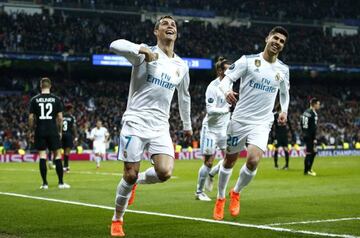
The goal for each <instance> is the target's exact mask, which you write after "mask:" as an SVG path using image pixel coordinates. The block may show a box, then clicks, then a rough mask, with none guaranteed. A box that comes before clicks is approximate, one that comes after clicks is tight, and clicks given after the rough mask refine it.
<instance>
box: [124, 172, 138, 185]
mask: <svg viewBox="0 0 360 238" xmlns="http://www.w3.org/2000/svg"><path fill="white" fill-rule="evenodd" d="M137 178H138V172H136V171H135V170H129V171H126V172H125V173H124V179H125V181H126V182H127V183H128V184H134V183H136V180H137Z"/></svg>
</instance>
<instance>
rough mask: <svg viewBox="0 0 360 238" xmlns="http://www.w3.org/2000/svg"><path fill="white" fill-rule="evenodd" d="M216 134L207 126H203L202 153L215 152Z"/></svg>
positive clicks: (209, 153) (201, 136) (201, 137)
mask: <svg viewBox="0 0 360 238" xmlns="http://www.w3.org/2000/svg"><path fill="white" fill-rule="evenodd" d="M215 148H216V135H215V133H213V132H211V131H210V130H209V128H208V127H207V126H203V127H202V128H201V134H200V149H201V154H202V155H212V154H214V153H215Z"/></svg>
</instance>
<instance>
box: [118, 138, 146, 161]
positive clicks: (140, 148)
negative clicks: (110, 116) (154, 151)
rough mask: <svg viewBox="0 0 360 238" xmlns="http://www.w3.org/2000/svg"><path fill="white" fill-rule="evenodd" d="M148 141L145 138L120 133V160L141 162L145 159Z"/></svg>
mask: <svg viewBox="0 0 360 238" xmlns="http://www.w3.org/2000/svg"><path fill="white" fill-rule="evenodd" d="M146 143H147V141H146V140H145V139H144V138H140V137H138V136H135V135H128V134H125V133H120V144H119V151H118V160H122V161H124V162H130V163H134V162H140V161H141V160H142V159H143V153H144V149H145V146H146Z"/></svg>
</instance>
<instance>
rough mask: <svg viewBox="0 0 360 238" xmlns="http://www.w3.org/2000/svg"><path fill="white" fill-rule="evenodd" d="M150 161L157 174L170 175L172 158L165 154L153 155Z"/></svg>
mask: <svg viewBox="0 0 360 238" xmlns="http://www.w3.org/2000/svg"><path fill="white" fill-rule="evenodd" d="M151 160H152V161H153V164H154V168H155V171H156V172H157V173H162V174H169V175H171V173H172V171H173V169H174V157H172V156H170V155H167V154H153V155H152V156H151Z"/></svg>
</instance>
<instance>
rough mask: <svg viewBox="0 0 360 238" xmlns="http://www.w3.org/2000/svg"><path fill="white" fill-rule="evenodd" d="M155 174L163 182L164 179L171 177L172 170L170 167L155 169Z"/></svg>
mask: <svg viewBox="0 0 360 238" xmlns="http://www.w3.org/2000/svg"><path fill="white" fill-rule="evenodd" d="M156 174H157V176H158V178H159V179H160V180H161V181H162V182H165V181H166V180H169V179H170V178H171V175H172V170H171V169H160V170H158V171H156Z"/></svg>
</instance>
